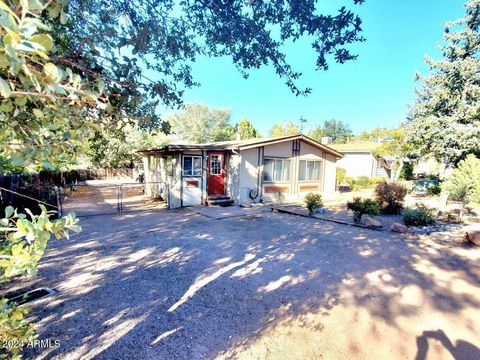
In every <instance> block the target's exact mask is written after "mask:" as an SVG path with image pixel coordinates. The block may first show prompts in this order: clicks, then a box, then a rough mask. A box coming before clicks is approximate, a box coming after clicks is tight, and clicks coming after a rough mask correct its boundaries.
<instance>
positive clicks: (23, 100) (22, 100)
mask: <svg viewBox="0 0 480 360" xmlns="http://www.w3.org/2000/svg"><path fill="white" fill-rule="evenodd" d="M26 103H27V98H26V97H16V98H15V104H16V105H18V106H24V105H25V104H26Z"/></svg>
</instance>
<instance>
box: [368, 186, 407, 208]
mask: <svg viewBox="0 0 480 360" xmlns="http://www.w3.org/2000/svg"><path fill="white" fill-rule="evenodd" d="M406 195H407V189H406V187H405V186H403V185H400V184H397V183H393V182H392V183H388V182H386V181H381V182H379V183H378V184H377V185H376V186H375V196H376V199H377V201H378V202H379V203H380V207H381V209H382V212H383V213H384V214H399V213H400V212H401V210H402V204H403V200H404V199H405V196H406Z"/></svg>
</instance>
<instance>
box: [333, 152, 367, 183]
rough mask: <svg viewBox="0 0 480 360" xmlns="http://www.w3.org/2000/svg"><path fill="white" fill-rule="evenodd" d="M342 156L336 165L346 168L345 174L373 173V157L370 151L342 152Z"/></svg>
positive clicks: (355, 175)
mask: <svg viewBox="0 0 480 360" xmlns="http://www.w3.org/2000/svg"><path fill="white" fill-rule="evenodd" d="M343 155H344V157H343V158H342V159H340V160H338V161H337V167H339V168H343V169H345V170H346V176H350V177H353V178H356V177H359V176H368V177H372V176H374V175H375V171H376V169H375V164H376V162H375V158H374V156H373V155H372V154H371V153H367V152H365V153H354V152H351V153H343Z"/></svg>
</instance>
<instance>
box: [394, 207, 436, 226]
mask: <svg viewBox="0 0 480 360" xmlns="http://www.w3.org/2000/svg"><path fill="white" fill-rule="evenodd" d="M402 221H403V223H404V224H405V225H406V226H426V225H432V224H434V223H435V220H434V219H433V215H432V210H430V209H429V208H427V207H425V206H424V205H418V206H417V207H416V208H415V209H405V210H403V213H402Z"/></svg>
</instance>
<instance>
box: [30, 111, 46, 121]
mask: <svg viewBox="0 0 480 360" xmlns="http://www.w3.org/2000/svg"><path fill="white" fill-rule="evenodd" d="M32 111H33V115H35V117H36V118H37V119H43V118H44V117H45V116H44V115H43V112H42V111H41V110H39V109H33V110H32Z"/></svg>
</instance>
